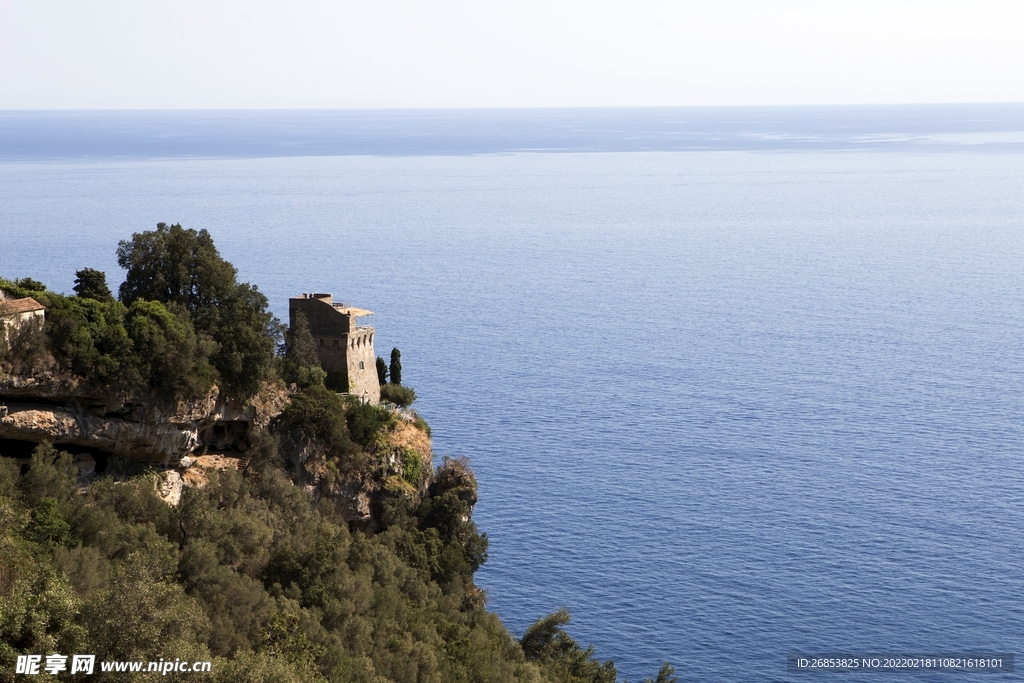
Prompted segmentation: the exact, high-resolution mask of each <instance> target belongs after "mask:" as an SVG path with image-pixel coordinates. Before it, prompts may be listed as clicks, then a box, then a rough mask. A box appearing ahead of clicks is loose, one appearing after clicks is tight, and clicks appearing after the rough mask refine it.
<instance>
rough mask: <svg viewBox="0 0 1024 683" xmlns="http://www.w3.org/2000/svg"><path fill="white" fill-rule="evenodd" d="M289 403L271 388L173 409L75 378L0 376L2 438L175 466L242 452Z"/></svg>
mask: <svg viewBox="0 0 1024 683" xmlns="http://www.w3.org/2000/svg"><path fill="white" fill-rule="evenodd" d="M286 402H287V393H286V392H285V391H283V390H280V389H275V388H273V387H270V386H267V387H264V390H263V391H261V392H260V394H259V395H258V396H257V397H256V398H255V399H254V400H253V401H251V402H250V403H249V404H247V405H241V404H238V403H236V402H234V401H225V400H223V399H221V398H220V397H219V395H218V392H217V389H216V387H215V388H214V389H213V390H212V391H211V392H210V393H209V395H207V396H206V397H204V398H203V399H201V400H198V401H192V402H184V401H181V402H178V403H177V404H174V405H167V404H160V403H139V402H134V403H133V402H128V401H119V400H112V399H110V398H109V397H100V396H96V395H90V394H89V393H88V392H86V391H84V390H83V389H82V388H81V387H80V386H79V385H78V384H77V383H76V382H75V381H74V379H73V378H72V379H69V378H61V377H54V376H49V375H47V376H41V377H31V378H21V377H12V376H5V377H0V439H13V440H17V441H27V442H37V443H38V442H41V441H49V442H51V443H53V444H55V445H60V446H78V447H84V448H89V449H98V450H101V451H104V452H107V453H110V454H113V455H115V456H120V457H124V458H129V459H132V460H139V461H143V462H149V463H154V464H159V465H163V466H171V467H173V466H177V465H178V464H179V463H180V461H181V459H182V458H184V457H186V456H188V455H190V454H192V453H193V452H195V451H197V450H200V449H203V448H204V447H205V448H208V449H214V450H219V451H232V450H233V451H237V452H239V453H241V452H244V451H245V450H246V448H247V446H248V443H247V440H248V438H249V437H250V435H251V434H252V433H253V431H254V430H255V429H257V428H259V427H265V426H267V425H268V424H269V423H270V420H271V419H273V417H274V416H276V415H277V414H278V413H280V412H281V410H282V409H283V407H284V405H285V403H286Z"/></svg>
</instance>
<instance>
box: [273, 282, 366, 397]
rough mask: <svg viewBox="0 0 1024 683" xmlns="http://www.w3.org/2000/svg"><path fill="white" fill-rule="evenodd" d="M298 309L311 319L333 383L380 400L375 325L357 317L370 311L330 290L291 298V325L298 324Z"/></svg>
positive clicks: (323, 361) (289, 317)
mask: <svg viewBox="0 0 1024 683" xmlns="http://www.w3.org/2000/svg"><path fill="white" fill-rule="evenodd" d="M299 311H301V312H302V313H303V314H305V316H306V320H307V321H309V332H310V334H312V335H313V341H314V343H315V344H316V352H317V356H318V357H319V358H320V365H321V367H323V369H324V370H325V371H326V372H327V374H328V378H329V379H330V380H332V383H333V384H334V385H336V386H340V387H341V388H343V389H347V391H348V393H349V394H352V395H354V396H358V397H360V398H362V399H363V400H366V401H369V402H370V403H379V402H380V382H379V380H378V378H377V368H376V365H375V361H376V358H377V356H376V354H374V352H373V337H374V329H373V328H372V327H359V326H358V325H357V324H356V318H358V317H360V316H364V315H370V314H371V312H370V311H365V310H362V309H359V308H353V307H351V306H345V305H344V304H336V303H334V300H333V297H332V296H331V295H330V294H322V293H316V294H303V295H302V296H298V297H292V298H291V299H289V300H288V323H289V326H291V327H293V328H294V327H295V315H296V314H297V313H298V312H299Z"/></svg>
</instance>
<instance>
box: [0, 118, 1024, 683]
mask: <svg viewBox="0 0 1024 683" xmlns="http://www.w3.org/2000/svg"><path fill="white" fill-rule="evenodd" d="M158 221H166V222H180V223H182V224H183V225H185V226H186V227H192V228H207V229H208V230H210V232H211V233H212V234H213V236H214V238H215V239H216V241H217V245H218V247H219V248H220V250H221V252H222V253H223V254H224V256H225V257H226V258H228V259H229V260H231V261H232V262H233V263H235V264H236V265H237V266H238V268H239V270H240V274H241V277H242V278H243V279H245V280H249V281H252V282H254V283H257V284H258V285H259V286H260V289H261V290H262V291H264V292H265V293H266V294H267V295H268V296H269V297H270V298H271V301H272V302H273V305H274V308H275V310H276V312H277V314H278V315H279V316H282V317H286V313H287V297H288V296H289V295H293V294H296V293H298V292H303V291H313V290H316V291H331V292H333V293H334V294H335V298H336V299H340V300H343V301H345V302H351V303H354V304H356V305H358V306H361V307H365V308H369V309H371V310H373V311H375V312H376V315H375V316H374V318H373V319H372V323H373V324H374V325H375V326H376V327H377V330H378V334H377V338H378V342H377V345H378V348H377V352H378V354H379V355H385V356H386V354H387V351H389V350H390V348H391V347H392V346H398V347H399V348H401V350H402V361H403V368H404V372H403V375H404V376H405V377H407V378H408V383H409V384H411V385H412V386H414V387H415V388H416V390H417V392H418V393H419V395H420V397H421V398H420V400H419V402H418V403H417V406H416V407H417V408H418V409H419V410H420V412H421V413H422V414H423V415H424V416H425V417H426V418H427V420H428V421H429V422H430V423H431V425H432V427H433V429H434V434H435V445H436V451H437V453H438V454H439V455H440V454H450V455H467V456H469V457H470V458H471V459H472V461H473V464H474V467H475V469H476V472H477V476H478V478H479V481H480V489H481V490H480V504H479V505H478V506H477V510H476V520H477V523H478V524H479V526H480V527H481V529H482V530H484V531H486V532H487V533H488V535H489V537H490V541H491V545H490V561H489V562H488V563H487V564H486V565H485V567H484V568H483V569H482V570H481V571H480V573H479V574H478V583H479V584H480V585H482V586H484V587H485V588H487V589H488V592H489V597H490V607H491V609H493V610H495V611H496V612H497V613H498V614H499V615H500V616H501V617H502V619H503V620H504V621H505V623H506V624H507V625H508V626H509V627H510V629H511V630H512V631H513V632H515V633H516V634H517V635H519V634H521V633H522V631H523V630H524V629H525V627H526V626H527V625H528V624H529V623H531V622H532V621H533V620H535V619H536V618H538V617H539V616H542V615H544V614H547V613H549V612H551V611H553V610H555V609H557V608H558V607H559V606H562V605H564V606H566V607H568V608H569V609H570V610H571V611H572V613H573V622H572V624H571V625H570V628H569V630H570V632H571V633H572V635H573V636H574V637H576V638H577V639H578V640H579V641H581V642H583V643H589V642H593V643H594V644H595V646H596V650H597V653H598V655H599V656H601V657H602V658H612V659H614V660H615V661H616V664H617V665H618V668H619V671H620V674H621V675H622V676H623V677H624V678H627V679H629V680H630V681H633V682H634V683H638V681H639V680H640V679H641V678H643V677H646V676H650V675H653V674H654V673H655V672H656V671H657V668H658V666H659V665H660V663H661V662H662V661H664V660H666V659H668V660H671V661H672V662H673V664H675V666H676V669H677V673H678V674H679V676H680V679H681V680H686V681H690V680H692V681H737V682H740V681H787V680H797V681H800V680H805V679H807V680H810V679H811V678H814V679H815V680H819V679H820V677H818V676H801V675H795V674H794V675H790V674H787V673H786V666H785V664H786V654H787V653H789V652H795V651H801V650H803V651H850V652H898V651H929V652H963V651H970V650H982V651H990V652H1016V653H1017V654H1018V655H1019V656H1021V655H1024V421H1022V418H1024V106H1021V105H1005V106H987V107H906V108H899V107H879V108H821V109H810V108H808V109H799V108H793V109H723V110H713V109H707V110H594V111H582V112H572V111H568V110H566V111H553V112H475V113H474V112H404V113H395V112H376V113H374V112H362V113H333V114H332V113H323V112H321V113H302V112H291V113H288V112H285V113H273V112H264V113H259V112H256V113H245V114H239V113H215V114H209V113H207V114H203V113H178V114H168V113H158V114H130V113H129V114H120V113H91V114H52V113H51V114H42V113H40V114H32V113H10V112H7V113H3V112H0V274H2V275H3V276H5V277H21V276H32V277H35V278H37V279H40V280H43V281H44V282H46V284H47V285H49V286H50V287H51V288H53V289H56V290H58V291H70V290H71V286H72V280H73V278H74V271H75V270H76V269H78V268H81V267H84V266H89V267H94V268H100V269H104V270H106V271H107V273H108V276H109V278H110V279H111V281H112V283H114V284H116V283H118V282H119V281H120V279H121V275H120V273H121V271H120V270H119V269H118V268H117V266H116V263H115V259H114V249H115V248H116V244H117V241H118V240H119V239H123V238H126V237H128V236H130V234H131V233H132V232H134V231H141V230H145V229H150V228H152V227H153V226H155V224H156V223H157V222H158ZM852 676H853V678H856V679H858V680H860V679H862V678H864V679H865V680H867V679H870V680H871V681H882V680H901V681H906V680H947V679H951V678H953V677H957V676H956V675H946V676H942V675H932V676H928V675H913V674H908V675H902V676H893V677H887V675H885V674H873V675H871V676H868V677H867V678H865V677H863V676H861V675H852ZM1014 677H1016V678H1024V676H1021V675H1020V674H1014V675H1009V676H1004V677H1000V676H996V677H995V679H1000V678H1014ZM986 680H988V679H986Z"/></svg>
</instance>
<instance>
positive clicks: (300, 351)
mask: <svg viewBox="0 0 1024 683" xmlns="http://www.w3.org/2000/svg"><path fill="white" fill-rule="evenodd" d="M284 359H285V379H286V380H287V381H289V382H296V383H297V384H298V385H299V386H300V387H308V386H313V385H316V384H323V382H324V379H325V378H326V377H327V373H326V372H324V369H323V368H322V367H321V366H320V357H319V356H318V355H317V352H316V342H315V341H314V340H313V334H312V333H311V332H310V331H309V321H308V320H307V319H306V314H305V313H303V312H302V311H298V312H297V313H296V314H295V324H294V325H293V326H292V329H291V330H289V332H288V344H287V348H286V350H285V354H284Z"/></svg>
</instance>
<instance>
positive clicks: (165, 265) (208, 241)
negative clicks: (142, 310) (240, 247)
mask: <svg viewBox="0 0 1024 683" xmlns="http://www.w3.org/2000/svg"><path fill="white" fill-rule="evenodd" d="M117 265H119V266H121V267H122V268H124V269H125V270H126V271H128V272H127V273H126V274H125V279H124V282H123V283H122V284H121V287H120V289H119V290H118V291H119V293H120V298H121V301H122V302H123V303H124V305H125V306H130V305H131V304H132V302H134V301H135V300H136V299H149V300H151V301H161V302H163V303H165V304H166V303H169V302H172V301H173V302H176V303H179V304H181V305H182V306H184V307H185V308H186V309H187V310H188V312H189V313H190V314H191V315H192V318H193V319H194V320H195V323H196V328H197V329H200V330H204V331H205V330H208V329H210V328H211V327H213V325H214V323H215V322H216V319H217V317H218V315H217V308H218V306H219V304H220V303H221V302H222V301H223V300H224V299H226V298H227V297H229V296H231V294H232V293H233V292H234V290H235V288H236V287H237V286H238V284H237V282H236V281H235V274H236V271H235V267H234V266H233V265H231V264H230V263H228V262H227V261H225V260H224V259H223V258H221V255H220V253H219V252H218V251H217V247H216V246H214V244H213V238H212V237H210V233H208V232H207V231H206V230H199V231H198V232H197V231H195V230H191V229H190V230H185V229H184V228H182V227H181V225H171V226H168V225H167V224H166V223H157V226H156V230H150V231H147V232H137V233H135V234H133V235H132V239H131V240H130V241H129V240H121V241H120V242H119V243H118V245H117Z"/></svg>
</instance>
